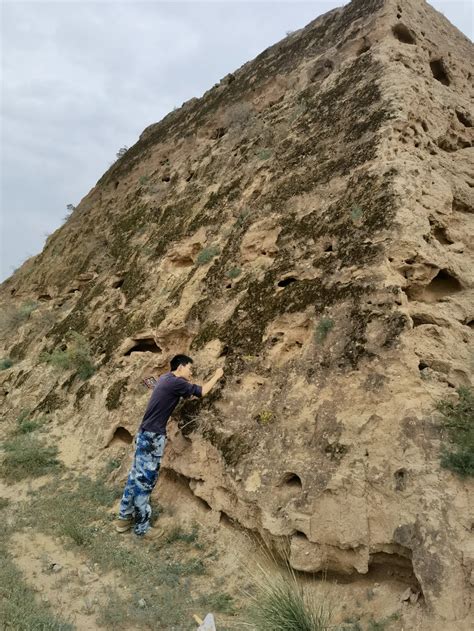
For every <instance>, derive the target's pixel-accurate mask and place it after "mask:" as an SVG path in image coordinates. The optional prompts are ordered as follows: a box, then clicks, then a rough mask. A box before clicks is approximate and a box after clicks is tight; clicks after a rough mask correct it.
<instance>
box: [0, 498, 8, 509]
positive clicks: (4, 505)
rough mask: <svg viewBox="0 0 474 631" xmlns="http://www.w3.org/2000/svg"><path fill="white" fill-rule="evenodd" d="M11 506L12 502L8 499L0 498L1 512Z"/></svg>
mask: <svg viewBox="0 0 474 631" xmlns="http://www.w3.org/2000/svg"><path fill="white" fill-rule="evenodd" d="M9 504H10V500H9V499H8V498H7V497H0V510H3V509H4V508H7V506H9Z"/></svg>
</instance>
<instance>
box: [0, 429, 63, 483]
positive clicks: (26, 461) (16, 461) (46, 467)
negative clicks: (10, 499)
mask: <svg viewBox="0 0 474 631" xmlns="http://www.w3.org/2000/svg"><path fill="white" fill-rule="evenodd" d="M3 449H4V452H5V456H4V458H3V463H2V466H1V474H2V476H3V477H4V478H6V479H8V480H21V479H24V478H28V477H33V478H35V477H38V476H40V475H44V474H45V473H48V472H49V471H51V470H52V469H54V468H56V467H58V466H59V464H60V463H59V461H58V459H57V455H58V448H57V447H56V446H55V445H52V446H48V445H45V444H44V443H42V442H41V441H39V440H38V439H37V438H35V437H34V436H31V435H30V434H19V435H18V436H14V437H13V438H11V439H10V440H8V441H6V442H5V443H3Z"/></svg>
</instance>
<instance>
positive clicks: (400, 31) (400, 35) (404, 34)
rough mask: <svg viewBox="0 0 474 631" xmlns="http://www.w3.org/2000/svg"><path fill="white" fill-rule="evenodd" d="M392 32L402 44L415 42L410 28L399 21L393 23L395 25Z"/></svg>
mask: <svg viewBox="0 0 474 631" xmlns="http://www.w3.org/2000/svg"><path fill="white" fill-rule="evenodd" d="M392 33H393V34H394V36H395V37H396V38H397V39H398V41H399V42H402V44H411V45H413V44H416V39H415V35H414V34H413V32H412V31H410V29H409V28H408V27H407V26H405V25H404V24H402V23H401V22H399V23H398V24H395V26H393V27H392Z"/></svg>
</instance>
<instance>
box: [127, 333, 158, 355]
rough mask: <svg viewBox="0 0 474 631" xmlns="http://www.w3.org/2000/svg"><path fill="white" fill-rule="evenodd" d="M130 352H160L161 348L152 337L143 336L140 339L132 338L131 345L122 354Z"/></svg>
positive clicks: (129, 353)
mask: <svg viewBox="0 0 474 631" xmlns="http://www.w3.org/2000/svg"><path fill="white" fill-rule="evenodd" d="M132 353H161V348H160V347H159V346H158V344H157V343H156V342H155V340H154V339H153V338H152V337H145V338H143V339H140V340H134V342H133V345H132V346H131V348H129V349H128V350H127V351H125V353H124V356H128V355H131V354H132Z"/></svg>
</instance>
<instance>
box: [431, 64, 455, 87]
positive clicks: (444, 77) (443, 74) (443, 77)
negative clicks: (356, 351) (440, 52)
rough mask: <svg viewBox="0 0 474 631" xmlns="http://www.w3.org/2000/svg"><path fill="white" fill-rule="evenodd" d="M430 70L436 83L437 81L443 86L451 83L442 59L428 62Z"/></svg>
mask: <svg viewBox="0 0 474 631" xmlns="http://www.w3.org/2000/svg"><path fill="white" fill-rule="evenodd" d="M430 68H431V73H432V74H433V77H434V78H435V79H436V81H439V82H440V83H442V84H443V85H449V84H450V83H451V81H450V80H449V77H448V73H447V70H446V67H445V65H444V62H443V60H442V59H433V61H430Z"/></svg>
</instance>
